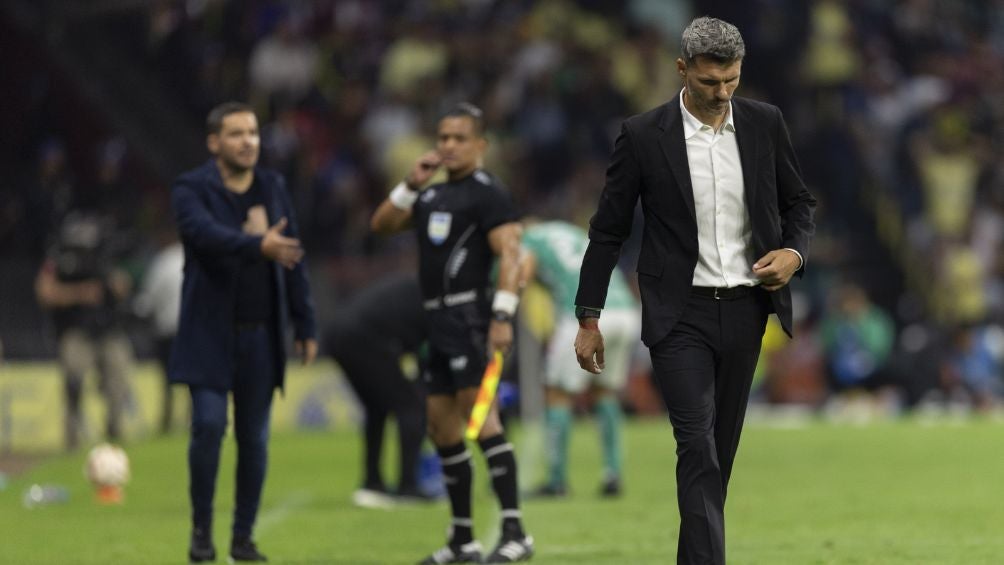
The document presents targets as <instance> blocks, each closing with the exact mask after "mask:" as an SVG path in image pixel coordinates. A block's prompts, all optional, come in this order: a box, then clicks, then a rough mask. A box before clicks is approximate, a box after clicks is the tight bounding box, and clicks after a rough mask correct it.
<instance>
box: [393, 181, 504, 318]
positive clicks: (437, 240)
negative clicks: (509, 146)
mask: <svg viewBox="0 0 1004 565" xmlns="http://www.w3.org/2000/svg"><path fill="white" fill-rule="evenodd" d="M412 213H413V216H412V218H413V221H414V225H415V231H416V235H417V236H418V248H419V281H420V282H421V286H422V296H423V297H424V298H425V299H426V300H429V299H433V298H437V297H442V296H444V295H448V294H455V293H458V292H464V291H468V290H476V291H478V292H482V291H485V290H486V289H488V288H490V286H491V280H490V274H491V270H492V264H493V261H494V257H495V254H494V252H493V251H492V249H491V246H490V245H489V243H488V232H489V231H491V230H492V229H493V228H495V227H498V226H500V225H502V224H505V223H508V222H514V221H516V220H517V219H518V216H517V214H516V207H515V205H514V204H513V201H512V197H511V196H510V194H509V192H508V190H506V189H505V187H503V186H502V184H501V183H500V182H499V181H498V180H497V179H496V178H495V177H494V176H492V175H490V174H488V173H486V172H485V171H482V170H480V169H479V170H477V171H475V172H474V173H472V174H471V175H468V176H467V177H465V178H462V179H458V180H454V181H449V182H445V183H441V184H435V185H432V186H430V187H429V188H427V189H425V190H424V191H422V194H421V196H420V197H419V199H418V201H417V202H416V203H415V206H414V208H413V209H412Z"/></svg>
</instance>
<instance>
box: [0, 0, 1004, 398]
mask: <svg viewBox="0 0 1004 565" xmlns="http://www.w3.org/2000/svg"><path fill="white" fill-rule="evenodd" d="M725 4H731V3H720V2H719V3H716V2H712V1H702V0H693V1H686V0H630V1H627V2H620V1H617V2H615V1H606V0H581V1H579V2H572V1H569V0H544V1H529V0H519V1H513V2H509V1H507V2H502V1H496V0H442V1H436V2H427V1H424V0H384V1H382V2H371V1H368V0H338V1H324V2H294V1H282V0H257V1H254V2H237V1H223V0H205V1H200V2H192V1H189V2H179V1H173V0H162V1H160V2H156V3H152V4H150V5H145V4H144V5H143V6H144V7H142V8H138V7H137V8H132V9H131V10H130V11H129V12H128V13H126V14H124V15H123V14H117V15H116V19H115V22H116V23H115V26H116V29H117V36H118V37H120V38H124V40H125V42H126V44H127V45H128V46H129V47H130V48H131V50H132V52H133V53H134V56H135V57H136V58H137V60H138V61H139V63H140V64H142V65H145V66H148V67H149V68H151V69H153V70H154V71H155V76H156V77H157V80H158V81H160V84H161V85H162V86H163V88H164V89H165V91H167V92H170V93H171V94H172V96H173V99H174V100H175V101H176V103H177V104H178V106H179V107H180V109H181V110H182V111H183V112H184V114H185V115H187V116H188V117H189V118H190V121H191V123H192V124H196V125H198V124H200V123H201V120H202V119H203V117H204V116H205V114H206V112H207V111H208V109H209V108H210V107H212V106H213V105H215V104H216V103H218V102H219V101H222V100H228V99H237V100H248V101H250V102H251V103H252V104H253V106H254V107H255V108H256V109H257V111H258V114H259V116H260V117H261V119H262V124H263V127H262V147H263V161H264V163H265V164H267V165H269V166H271V167H274V168H277V169H279V170H280V171H282V172H283V173H284V174H285V175H286V177H287V178H288V179H289V181H290V188H291V191H292V194H293V197H294V205H295V207H296V208H297V212H298V215H299V218H300V222H301V226H302V233H303V241H304V243H305V245H306V247H307V249H308V252H309V253H310V254H311V257H312V259H311V260H312V263H313V267H314V269H315V277H319V278H320V279H321V280H324V281H326V282H327V283H328V288H329V291H330V292H331V293H332V294H333V295H334V299H335V301H337V299H338V297H339V295H340V293H341V292H342V291H344V290H347V289H353V288H355V287H358V286H361V285H363V284H365V283H366V282H367V281H369V280H371V279H372V278H375V277H377V276H380V275H382V274H384V273H386V272H388V271H389V270H392V269H394V267H393V265H394V264H395V263H396V261H398V260H399V259H400V258H401V257H407V256H409V255H410V254H413V251H414V247H413V242H412V241H411V240H410V238H407V237H404V238H395V239H390V240H386V241H382V240H379V239H375V238H374V237H372V236H371V235H370V234H369V230H368V225H367V222H368V219H369V217H370V214H371V212H372V210H373V209H374V208H375V207H376V205H377V204H378V203H379V202H380V201H381V200H382V199H383V198H384V196H385V195H386V192H387V191H388V190H389V188H390V187H391V186H393V185H394V184H395V183H396V182H397V181H398V180H399V179H400V178H402V177H403V175H404V172H405V170H406V168H407V167H408V166H409V164H410V162H411V159H412V158H413V156H414V155H415V154H417V153H419V152H420V151H421V150H423V149H425V148H426V147H427V146H428V145H429V138H430V132H429V131H427V129H426V127H425V125H426V124H431V123H435V117H436V116H438V115H439V114H440V113H441V112H442V111H443V110H444V109H445V108H444V104H445V105H449V104H452V103H455V102H457V101H460V100H470V101H472V102H475V103H477V104H479V105H480V106H481V107H482V108H483V109H484V111H485V120H486V123H487V126H488V129H489V130H490V131H492V132H494V135H493V137H492V138H491V149H490V151H489V154H488V163H489V168H490V169H491V170H493V171H494V172H495V173H496V174H497V175H498V176H499V177H500V178H502V179H505V181H506V183H507V184H508V186H509V187H510V189H511V190H512V191H513V194H514V196H515V199H516V201H517V203H518V204H519V205H520V206H521V207H522V209H523V211H525V212H527V213H532V214H534V215H538V216H542V217H546V218H558V219H564V220H568V221H571V222H573V223H576V224H579V225H583V226H584V225H585V224H586V223H587V221H588V219H589V218H588V214H589V213H590V210H591V209H593V208H594V206H595V200H596V197H597V194H598V192H599V189H600V187H601V186H602V184H603V177H604V167H605V163H606V161H607V159H608V157H609V152H610V149H611V144H612V140H613V137H614V135H615V133H616V131H617V127H618V126H619V123H620V121H621V120H622V119H623V118H624V117H626V116H628V115H631V114H634V113H637V112H640V111H643V110H646V109H648V108H651V107H653V106H655V105H658V104H661V103H663V102H664V101H665V100H667V99H669V98H671V97H672V95H673V94H674V93H675V92H676V91H677V90H678V89H679V88H680V82H679V77H678V76H677V74H676V71H675V66H674V61H675V60H676V57H677V52H678V49H679V47H678V45H676V44H675V39H674V38H677V37H679V35H680V31H681V29H682V26H684V25H685V24H686V22H688V21H690V19H691V18H692V17H693V16H696V15H701V14H705V13H707V14H710V15H714V16H718V17H722V18H723V19H726V20H729V21H732V22H734V23H736V24H737V25H738V27H739V28H740V29H741V30H742V31H743V34H744V36H745V38H746V41H747V43H748V46H749V52H750V53H751V54H752V56H750V57H749V58H748V60H747V61H745V63H744V65H743V75H742V86H741V87H740V90H739V94H740V95H751V96H753V97H757V98H761V99H765V100H767V101H770V102H772V103H774V104H777V105H778V106H780V107H781V109H782V110H783V111H784V112H785V114H786V117H787V122H788V124H789V125H790V126H791V127H792V136H793V138H794V142H795V146H796V148H797V150H798V152H799V157H800V159H801V165H802V168H803V171H804V173H805V178H806V181H807V182H808V183H809V187H810V189H811V190H812V191H813V192H814V194H815V195H816V196H817V197H818V198H819V199H820V202H821V205H820V208H819V212H818V216H817V225H818V229H819V233H818V235H817V238H816V245H815V249H814V250H813V255H812V258H811V259H810V264H809V267H808V269H807V275H806V278H805V279H804V280H803V281H801V282H799V283H796V286H795V290H796V291H798V294H799V300H800V313H801V314H802V319H801V320H800V321H799V326H800V328H801V333H800V335H799V336H797V337H796V339H795V340H793V341H791V342H787V341H782V340H779V343H776V344H774V343H773V342H771V341H770V340H768V353H767V355H766V356H765V357H764V362H763V368H762V375H763V376H762V380H761V383H762V386H761V389H760V390H761V395H760V398H762V399H764V400H765V401H768V402H771V403H788V402H791V403H801V404H805V405H809V406H813V407H822V406H829V407H832V406H834V403H835V402H837V403H839V399H846V398H848V397H854V398H860V397H861V396H860V395H859V394H858V391H861V390H865V391H868V393H867V395H866V396H864V397H865V398H868V399H869V401H872V400H873V399H874V401H875V404H876V405H877V406H880V407H882V408H883V409H887V410H890V411H893V412H899V411H900V410H903V409H909V408H913V407H917V406H921V407H924V408H929V409H935V410H940V409H942V408H944V407H956V406H960V407H967V408H968V407H975V408H978V409H980V410H993V409H999V408H1000V407H1001V406H1002V399H1004V377H1002V362H1004V330H1002V328H1001V324H1002V323H1004V252H1002V249H1004V246H1002V243H1004V143H1002V141H1004V139H1002V136H1004V99H1002V98H1001V97H1000V96H999V92H1000V91H1001V90H1002V89H1004V2H1002V1H1000V0H995V1H982V0H960V1H958V2H935V1H933V0H813V1H810V2H804V1H802V0H752V1H750V2H744V3H736V5H735V6H731V5H725ZM45 107H46V106H45V105H44V104H39V105H35V106H34V108H40V109H38V110H36V111H37V112H43V111H44V108H45ZM39 123H42V124H45V126H46V127H47V130H46V131H45V132H44V133H45V136H46V138H47V139H46V140H45V142H44V143H38V144H37V146H36V147H35V149H34V154H33V155H32V157H33V158H32V159H29V160H27V161H26V162H25V163H22V164H21V167H22V169H23V170H22V171H20V172H21V173H22V174H20V175H14V176H12V178H13V179H22V180H23V182H19V183H17V184H16V186H15V187H14V190H5V191H4V192H3V194H2V196H0V218H3V220H2V221H0V253H2V255H3V256H13V255H17V254H20V255H22V256H23V255H25V254H27V255H29V256H30V257H31V258H32V259H35V260H37V261H38V262H39V263H40V262H41V260H42V258H43V255H44V253H45V246H44V245H42V244H41V242H44V241H46V240H47V235H46V234H47V233H52V231H53V228H54V226H55V225H56V224H57V222H56V216H58V215H60V214H62V213H63V212H64V211H65V210H67V209H68V208H69V207H71V206H72V205H73V202H75V201H77V200H79V199H80V195H85V196H87V199H90V200H91V201H101V202H103V203H104V205H106V206H109V207H110V209H109V210H108V211H109V212H110V213H111V214H112V215H113V216H114V217H115V218H117V219H118V221H119V225H120V228H122V229H125V230H128V232H129V233H131V234H135V235H136V237H134V238H133V241H134V242H137V241H138V243H134V245H133V249H132V251H133V253H132V256H131V258H130V260H131V261H132V265H133V269H132V271H133V273H134V274H135V275H136V277H137V278H141V272H142V268H141V267H142V265H143V263H144V261H145V260H148V259H149V257H150V256H151V255H152V253H153V251H154V250H155V248H156V246H155V245H153V242H154V240H155V237H156V236H157V234H158V233H159V231H160V230H161V229H162V228H163V221H164V220H165V218H164V217H163V216H166V215H165V214H163V213H161V212H160V211H162V209H163V206H164V203H165V202H166V196H165V193H166V191H167V186H168V183H169V181H170V179H158V180H157V181H155V182H150V180H149V179H150V174H149V173H143V172H137V170H136V169H142V167H141V166H140V165H137V164H136V163H134V162H132V161H130V159H134V157H130V155H131V153H130V149H129V146H130V145H134V144H136V143H141V142H143V140H137V139H129V140H123V139H122V138H120V137H117V136H115V135H114V128H113V127H111V126H106V129H107V130H109V131H111V133H112V134H113V135H110V136H108V137H107V139H105V140H104V141H103V142H102V143H100V144H94V145H93V146H88V147H84V148H81V147H74V146H73V145H74V143H75V141H76V138H75V137H74V136H73V135H71V133H70V132H67V131H62V130H61V128H60V126H59V124H58V123H56V122H54V121H53V120H40V121H39ZM68 147H69V150H70V151H71V152H73V153H76V154H86V155H94V156H95V157H94V158H93V162H88V165H87V166H88V167H90V168H92V169H94V170H101V171H103V170H104V168H105V167H108V168H114V169H115V170H113V171H111V172H110V173H109V175H108V177H107V179H108V182H104V183H103V182H97V181H95V182H90V181H88V182H79V183H78V182H77V181H76V180H75V179H78V178H86V179H90V178H91V177H93V178H94V179H98V180H100V179H105V178H106V177H105V176H103V173H102V174H76V172H75V171H73V170H72V164H73V161H68V160H67V159H66V151H67V148H68ZM75 162H76V163H79V162H80V159H77V160H76V161H75ZM94 163H97V164H94ZM123 163H125V164H126V165H128V166H124V167H123V166H122V164H123ZM112 172H115V173H117V172H122V173H124V176H120V175H118V174H114V175H112V174H111V173H112ZM179 172H180V171H179ZM137 186H142V187H143V188H142V189H141V190H137V189H135V187H137ZM137 238H138V239H137ZM388 258H393V259H392V260H390V259H388ZM622 266H624V267H625V269H626V270H628V271H633V268H634V265H633V256H632V255H631V254H630V253H629V254H628V257H626V258H624V259H623V261H622ZM320 315H321V317H322V319H323V318H324V316H325V312H324V311H322V312H321V313H320ZM835 399H836V400H835ZM838 405H839V404H838Z"/></svg>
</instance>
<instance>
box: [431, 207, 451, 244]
mask: <svg viewBox="0 0 1004 565" xmlns="http://www.w3.org/2000/svg"><path fill="white" fill-rule="evenodd" d="M452 223H453V214H451V213H449V212H432V213H431V214H429V226H428V230H427V231H428V234H429V241H431V242H432V243H433V244H435V245H442V243H443V242H444V241H446V238H448V237H450V224H452Z"/></svg>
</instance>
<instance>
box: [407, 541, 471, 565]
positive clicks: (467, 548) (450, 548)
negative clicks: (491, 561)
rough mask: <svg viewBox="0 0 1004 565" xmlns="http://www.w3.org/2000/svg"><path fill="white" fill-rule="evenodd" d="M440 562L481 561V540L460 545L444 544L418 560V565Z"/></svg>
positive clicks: (431, 564)
mask: <svg viewBox="0 0 1004 565" xmlns="http://www.w3.org/2000/svg"><path fill="white" fill-rule="evenodd" d="M440 563H481V542H479V541H478V540H474V541H472V542H468V543H465V544H462V545H453V544H446V545H444V546H443V547H441V548H439V549H437V550H436V551H434V552H433V553H432V555H430V556H428V557H426V558H425V559H423V560H421V561H419V564H418V565H439V564H440Z"/></svg>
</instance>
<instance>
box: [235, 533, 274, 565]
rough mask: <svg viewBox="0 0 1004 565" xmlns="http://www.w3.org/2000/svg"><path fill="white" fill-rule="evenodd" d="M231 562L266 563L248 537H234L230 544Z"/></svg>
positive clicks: (265, 558)
mask: <svg viewBox="0 0 1004 565" xmlns="http://www.w3.org/2000/svg"><path fill="white" fill-rule="evenodd" d="M230 560H231V561H268V558H267V557H265V556H264V555H263V554H262V553H261V552H259V551H258V547H257V546H256V545H255V544H254V542H253V541H251V538H250V537H249V536H236V537H234V539H233V541H231V542H230Z"/></svg>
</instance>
